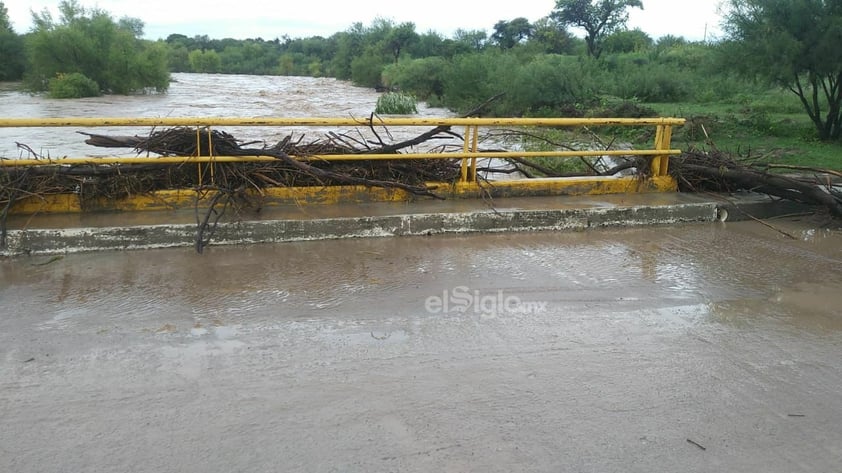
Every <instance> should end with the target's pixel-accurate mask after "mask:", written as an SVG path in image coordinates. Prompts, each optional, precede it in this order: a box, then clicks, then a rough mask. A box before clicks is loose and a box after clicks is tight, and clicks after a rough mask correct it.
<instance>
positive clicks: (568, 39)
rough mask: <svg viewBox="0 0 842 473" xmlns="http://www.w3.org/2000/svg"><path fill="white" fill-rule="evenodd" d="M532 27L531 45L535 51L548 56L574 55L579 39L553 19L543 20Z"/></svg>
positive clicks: (545, 18)
mask: <svg viewBox="0 0 842 473" xmlns="http://www.w3.org/2000/svg"><path fill="white" fill-rule="evenodd" d="M532 26H533V31H532V37H531V38H529V45H531V46H533V47H534V48H535V50H537V51H539V52H543V53H548V54H572V53H573V52H574V51H575V49H576V45H577V39H576V38H575V37H573V35H572V34H570V33H569V32H568V31H567V30H566V29H565V28H564V25H561V24H559V23H558V22H557V21H555V20H553V19H552V18H550V17H544V18H541V19H540V20H538V21H536V22H535V23H534V24H533V25H532ZM578 41H579V42H581V40H578Z"/></svg>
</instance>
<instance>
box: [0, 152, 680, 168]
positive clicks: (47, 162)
mask: <svg viewBox="0 0 842 473" xmlns="http://www.w3.org/2000/svg"><path fill="white" fill-rule="evenodd" d="M664 154H669V155H678V154H681V150H678V149H670V150H656V149H647V150H635V149H629V150H608V151H595V150H586V151H498V152H479V151H478V152H467V153H465V152H453V153H412V154H409V153H406V154H330V155H323V156H322V155H314V156H307V157H301V158H298V159H301V160H303V161H360V160H405V159H406V160H408V159H463V158H538V157H577V156H585V157H597V156H661V155H664ZM294 157H295V156H294ZM271 161H277V158H274V157H272V156H165V157H124V158H119V157H114V158H56V159H2V160H0V166H5V167H15V166H60V165H69V164H98V165H101V164H182V163H243V162H271Z"/></svg>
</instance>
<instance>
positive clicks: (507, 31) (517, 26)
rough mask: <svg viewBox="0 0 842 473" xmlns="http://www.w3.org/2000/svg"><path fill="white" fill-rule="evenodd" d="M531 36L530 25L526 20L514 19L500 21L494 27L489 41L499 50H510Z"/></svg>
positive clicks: (521, 18)
mask: <svg viewBox="0 0 842 473" xmlns="http://www.w3.org/2000/svg"><path fill="white" fill-rule="evenodd" d="M531 36H532V24H530V23H529V20H527V19H526V18H523V17H520V18H515V19H514V20H512V21H505V20H500V21H498V22H497V24H495V25H494V33H492V34H491V40H492V41H494V42H495V43H497V45H498V46H500V48H501V49H512V48H513V47H515V46H517V45H518V44H520V42H521V41H523V40H526V39H528V38H529V37H531Z"/></svg>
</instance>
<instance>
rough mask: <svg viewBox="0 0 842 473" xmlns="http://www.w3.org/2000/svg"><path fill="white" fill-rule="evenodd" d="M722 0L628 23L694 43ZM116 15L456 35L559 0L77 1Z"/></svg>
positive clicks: (223, 27) (200, 23) (162, 28)
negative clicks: (403, 27)
mask: <svg viewBox="0 0 842 473" xmlns="http://www.w3.org/2000/svg"><path fill="white" fill-rule="evenodd" d="M0 1H2V2H3V3H4V4H5V5H6V8H7V9H8V10H9V17H10V19H11V20H12V25H13V27H14V28H15V31H17V32H18V33H24V32H26V31H28V30H29V29H30V28H31V27H32V22H31V16H32V15H31V14H30V11H31V10H35V11H39V12H40V11H42V10H43V9H45V8H46V9H47V10H49V11H51V12H53V14H54V16H56V17H57V13H56V6H57V5H58V3H59V1H58V0H51V1H44V0H0ZM720 1H721V0H643V5H644V10H643V11H639V10H633V11H632V15H631V19H630V22H629V26H630V27H632V28H635V27H637V28H640V29H642V30H643V31H645V32H646V33H648V34H649V35H650V36H652V37H654V38H658V37H660V36H663V35H666V34H672V35H676V36H684V37H685V38H687V39H691V40H701V39H704V37H705V34H707V37H708V38H710V37H711V36H715V35H717V34H718V33H719V21H720V20H719V15H718V14H717V5H718V4H719V3H720ZM80 3H81V4H82V5H84V6H86V7H99V8H101V9H103V10H106V11H108V12H110V13H111V14H112V15H113V16H114V17H115V18H119V17H123V16H130V17H135V18H140V19H141V20H143V21H144V23H145V24H146V37H147V38H149V39H159V38H166V37H167V36H168V35H169V34H171V33H180V34H184V35H187V36H195V35H201V34H206V35H208V36H210V37H211V38H226V37H228V38H237V39H245V38H256V37H261V38H264V39H274V38H276V37H281V36H283V35H289V36H290V37H293V38H296V37H308V36H316V35H321V36H330V35H331V34H333V33H336V32H339V31H344V30H347V29H348V27H349V26H351V25H352V24H353V23H355V22H362V23H363V24H365V25H368V24H370V23H371V21H372V20H373V19H375V18H377V17H381V18H386V19H390V20H393V21H395V22H397V23H402V22H405V21H411V22H413V23H415V27H416V31H418V32H422V33H423V32H426V31H429V30H434V31H437V32H439V33H441V34H443V35H445V36H451V35H452V34H453V32H454V31H455V30H456V29H457V28H463V29H468V30H471V29H482V30H486V31H487V32H489V33H490V32H491V31H493V27H494V24H495V23H497V22H498V21H499V20H511V19H514V18H517V17H526V18H527V19H528V20H530V21H535V20H537V19H539V18H541V17H544V16H547V15H548V14H549V13H550V12H551V11H552V9H553V7H554V6H555V0H518V1H500V2H496V1H495V2H492V1H489V0H476V1H474V0H413V1H407V0H392V1H381V0H355V1H349V0H301V1H299V0H296V1H282V0H281V1H275V2H266V1H265V0H237V1H220V0H202V1H196V0H166V1H164V0H143V1H138V0H90V1H88V0H80Z"/></svg>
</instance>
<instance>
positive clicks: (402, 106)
mask: <svg viewBox="0 0 842 473" xmlns="http://www.w3.org/2000/svg"><path fill="white" fill-rule="evenodd" d="M374 113H377V114H380V115H410V114H413V113H418V105H417V100H415V96H414V95H409V94H404V93H401V92H387V93H385V94H383V95H381V96H380V97H378V98H377V106H376V107H375V108H374Z"/></svg>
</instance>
